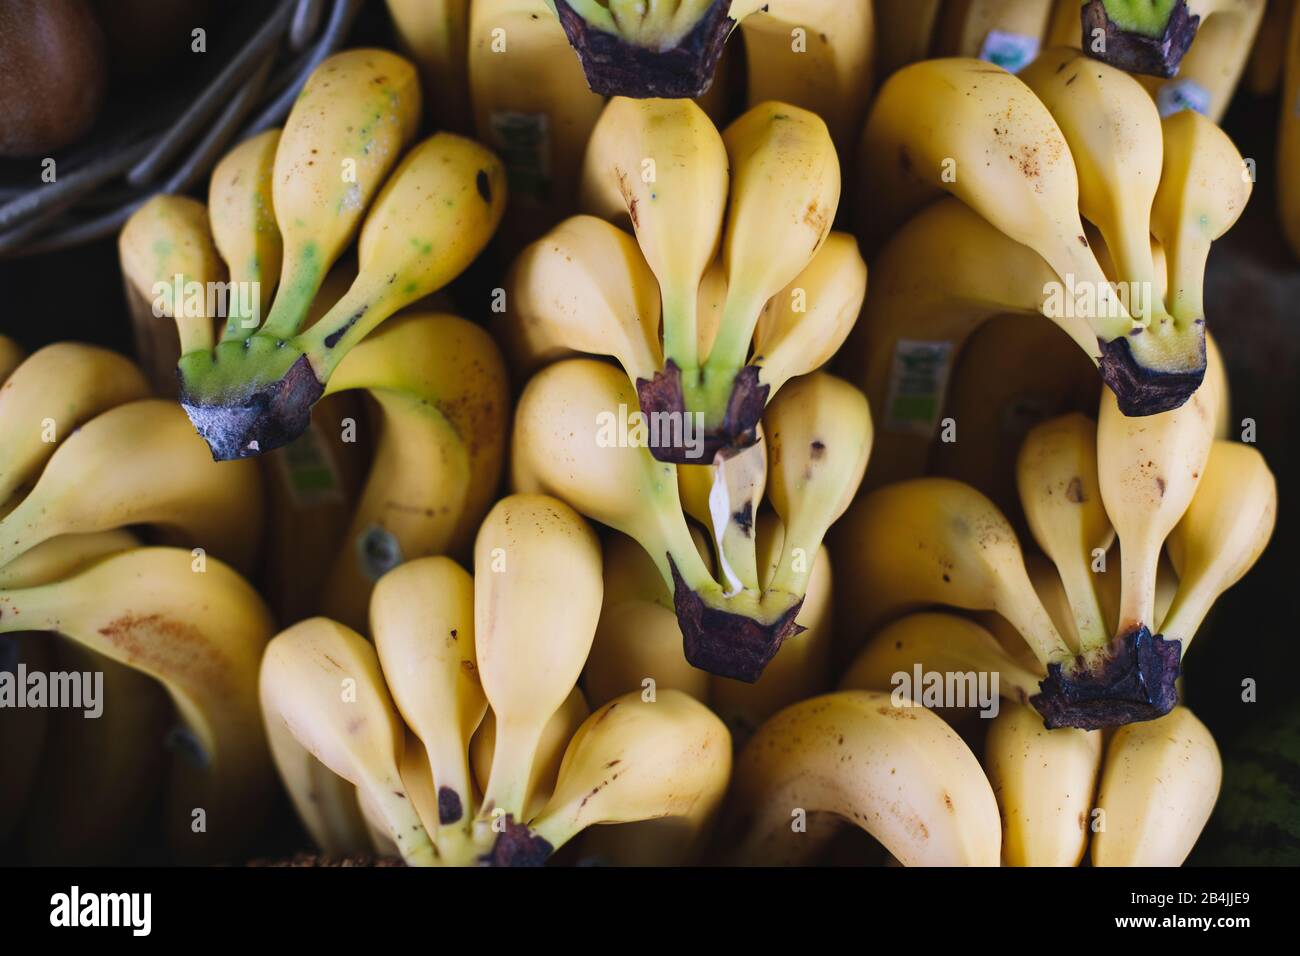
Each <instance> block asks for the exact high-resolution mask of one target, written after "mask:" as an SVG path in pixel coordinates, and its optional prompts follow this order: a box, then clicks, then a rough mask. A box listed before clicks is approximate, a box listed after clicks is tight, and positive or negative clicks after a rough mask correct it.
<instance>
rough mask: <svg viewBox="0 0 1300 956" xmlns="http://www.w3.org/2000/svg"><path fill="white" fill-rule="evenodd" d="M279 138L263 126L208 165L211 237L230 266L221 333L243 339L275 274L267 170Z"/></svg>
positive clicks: (278, 254)
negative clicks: (224, 319) (209, 175)
mask: <svg viewBox="0 0 1300 956" xmlns="http://www.w3.org/2000/svg"><path fill="white" fill-rule="evenodd" d="M279 144H280V131H279V130H278V129H269V130H267V131H266V132H264V133H259V134H258V135H256V136H253V137H251V138H249V139H246V140H244V142H242V143H240V144H239V145H238V146H236V147H235V148H234V149H232V150H231V151H230V152H228V153H226V155H225V156H224V157H223V158H222V160H221V162H219V163H217V165H216V167H215V168H214V169H213V170H212V182H211V184H210V185H209V186H208V216H209V218H210V219H211V221H212V241H213V243H214V244H215V245H216V247H217V251H218V252H220V253H221V258H222V259H224V260H225V261H226V264H227V266H229V268H230V292H229V293H228V298H227V307H226V331H225V334H224V338H226V339H240V340H242V339H246V338H248V336H250V335H252V334H253V332H255V331H256V330H257V327H258V326H259V325H261V324H262V317H263V316H264V315H266V310H267V308H268V307H269V306H270V304H271V296H272V294H273V293H274V292H275V284H276V282H277V281H278V280H279V278H280V263H281V261H282V260H283V258H284V244H283V242H281V240H280V227H279V225H278V224H277V223H276V221H275V199H274V175H273V173H274V169H275V155H276V150H277V147H278V146H279ZM209 347H210V343H209ZM193 350H194V349H193V348H184V347H183V351H184V352H192V351H193Z"/></svg>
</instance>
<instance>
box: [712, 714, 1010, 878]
mask: <svg viewBox="0 0 1300 956" xmlns="http://www.w3.org/2000/svg"><path fill="white" fill-rule="evenodd" d="M847 754H852V755H853V759H852V760H847V759H846V755H847ZM798 811H803V812H804V813H806V814H807V815H809V816H812V815H814V814H818V813H827V812H829V813H833V814H836V815H838V816H840V817H843V818H844V819H846V820H848V821H849V822H851V823H853V824H855V825H857V826H859V827H861V828H863V829H865V830H866V831H868V832H869V833H870V834H871V835H872V836H874V837H875V838H876V839H877V840H879V841H880V842H881V843H883V844H884V845H885V848H886V849H887V850H889V852H890V853H892V854H893V855H894V856H896V857H897V858H898V859H899V860H901V861H902V862H903V864H904V865H907V866H997V865H998V861H999V851H1000V843H1001V832H1002V828H1001V826H1000V824H999V821H998V808H997V803H996V801H995V800H994V796H993V791H992V789H991V788H990V787H989V784H988V781H987V779H986V778H985V776H984V773H983V771H982V770H981V769H980V767H979V763H978V761H977V760H976V759H975V756H974V754H972V753H971V752H970V750H969V749H968V748H967V746H966V745H965V744H964V743H963V742H962V740H961V738H960V737H958V736H957V734H956V733H955V732H954V731H953V730H952V729H951V728H950V727H949V726H948V725H947V724H945V723H944V722H943V720H942V719H940V718H939V717H937V716H935V715H934V714H933V713H931V712H929V711H927V710H926V709H925V708H924V707H921V706H919V705H917V704H914V703H912V702H911V701H910V700H903V701H901V702H900V703H899V704H897V705H896V704H894V703H893V702H892V701H891V699H890V695H889V694H883V693H875V692H871V691H838V692H836V693H833V694H826V695H823V696H821V697H814V698H811V699H810V700H806V701H803V702H801V703H798V704H794V705H792V706H790V707H787V708H786V709H785V710H782V711H780V712H779V713H777V714H776V715H774V716H773V717H772V718H770V719H769V720H768V721H767V722H766V723H765V724H764V725H763V726H762V727H760V728H759V730H758V733H756V734H755V735H754V736H753V737H752V738H751V739H750V741H749V743H748V744H746V745H745V747H744V748H743V749H742V750H741V752H740V754H739V756H738V757H737V758H736V769H735V775H734V780H733V782H732V789H731V795H730V798H729V802H728V804H727V807H726V809H725V810H724V815H723V817H722V820H723V821H724V823H726V824H729V826H730V829H731V831H732V832H731V833H730V834H729V836H730V840H729V841H728V842H727V844H726V845H727V846H728V847H729V850H728V856H727V858H728V860H729V861H730V862H731V863H733V864H739V865H767V866H771V865H783V864H788V863H789V862H792V858H791V856H790V854H791V853H792V852H793V851H795V850H796V847H794V846H792V845H791V844H792V843H793V841H792V840H791V839H790V838H789V836H788V835H787V834H788V832H789V830H790V828H791V826H792V820H793V816H792V815H793V814H795V813H797V812H798Z"/></svg>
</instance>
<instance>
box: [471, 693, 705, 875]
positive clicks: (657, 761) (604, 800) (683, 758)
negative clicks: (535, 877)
mask: <svg viewBox="0 0 1300 956" xmlns="http://www.w3.org/2000/svg"><path fill="white" fill-rule="evenodd" d="M730 776H731V735H730V734H729V733H728V732H727V728H726V726H725V725H724V724H723V723H722V721H720V720H719V719H718V718H717V717H716V716H714V714H713V712H712V711H710V710H709V709H708V708H707V707H705V706H704V705H703V704H701V703H699V702H698V701H696V700H695V699H693V698H691V697H689V696H687V695H686V694H683V693H681V692H680V691H675V690H665V691H663V692H662V693H660V694H659V695H658V696H657V697H656V699H655V700H654V701H653V702H647V701H645V700H643V699H642V697H641V695H640V694H639V693H636V692H634V693H631V694H625V695H624V696H622V697H617V698H615V699H614V700H612V701H610V702H609V703H607V704H605V705H604V706H602V707H599V708H597V709H596V710H595V711H594V712H592V714H591V716H590V717H588V718H587V719H586V720H585V721H583V723H582V725H581V726H580V727H579V728H578V729H577V731H576V732H575V733H574V735H573V739H572V740H570V741H569V746H568V748H567V749H566V750H565V752H564V759H563V761H562V762H561V763H560V771H559V776H558V778H557V780H556V782H555V790H554V792H552V794H551V797H550V799H549V800H548V801H547V802H546V805H545V806H544V807H543V808H542V810H541V812H540V813H539V814H538V815H537V816H536V817H534V818H533V819H532V820H531V821H529V823H528V825H527V826H526V827H525V826H522V825H514V826H509V825H508V826H507V828H506V830H505V832H503V833H501V834H500V835H498V836H497V838H496V840H495V841H494V843H493V844H492V847H491V850H490V852H489V853H488V854H486V855H485V856H484V857H483V862H485V863H488V864H489V865H493V866H538V865H540V864H541V863H543V862H544V861H545V859H546V858H547V857H549V856H550V855H551V854H552V853H553V852H554V851H555V850H558V849H559V848H560V847H562V846H564V845H565V844H566V843H568V842H569V841H570V840H572V839H573V838H574V837H575V836H576V835H577V834H579V833H581V832H582V831H583V830H585V829H587V828H588V827H591V826H595V825H599V824H612V823H635V822H639V821H643V820H654V819H660V818H665V817H690V816H692V815H693V814H695V815H704V816H708V815H711V814H712V813H713V811H714V810H715V809H716V808H717V807H718V805H719V804H721V802H722V798H723V795H724V794H725V793H726V790H727V782H728V780H729V779H730Z"/></svg>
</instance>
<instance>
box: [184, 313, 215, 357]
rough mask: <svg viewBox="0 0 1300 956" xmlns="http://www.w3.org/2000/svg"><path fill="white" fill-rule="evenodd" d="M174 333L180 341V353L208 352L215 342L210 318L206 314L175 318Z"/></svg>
mask: <svg viewBox="0 0 1300 956" xmlns="http://www.w3.org/2000/svg"><path fill="white" fill-rule="evenodd" d="M176 334H177V337H178V338H179V339H180V343H181V354H182V355H188V354H189V353H190V352H210V351H211V350H212V346H213V345H214V344H215V342H214V340H213V335H212V319H210V318H209V317H208V316H206V315H194V316H191V315H182V316H180V317H178V318H177V319H176Z"/></svg>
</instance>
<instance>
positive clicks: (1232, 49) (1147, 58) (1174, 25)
mask: <svg viewBox="0 0 1300 956" xmlns="http://www.w3.org/2000/svg"><path fill="white" fill-rule="evenodd" d="M1263 14H1264V0H1173V2H1163V3H1151V4H1139V3H1130V2H1127V0H1087V2H1085V3H1084V4H1083V24H1082V26H1083V29H1082V34H1083V36H1084V37H1085V38H1086V39H1088V40H1089V43H1088V50H1089V52H1090V53H1091V55H1092V56H1094V57H1096V58H1097V59H1099V60H1105V61H1106V62H1107V63H1109V64H1111V65H1112V66H1116V67H1118V68H1119V69H1121V70H1126V71H1128V72H1129V73H1143V74H1147V75H1150V76H1159V77H1166V78H1167V77H1171V76H1181V75H1182V74H1183V72H1184V69H1187V68H1191V67H1192V66H1193V65H1194V61H1195V60H1196V59H1197V58H1196V57H1194V56H1193V52H1192V51H1193V50H1195V49H1196V48H1197V47H1198V46H1199V47H1201V48H1202V49H1203V50H1205V51H1207V52H1206V53H1205V54H1202V55H1203V56H1205V57H1206V59H1205V60H1204V61H1202V62H1204V63H1206V64H1207V65H1212V68H1213V69H1214V70H1216V71H1219V72H1222V73H1225V74H1227V75H1229V76H1231V80H1232V82H1231V83H1230V84H1229V89H1231V87H1233V86H1236V81H1237V77H1238V76H1240V74H1241V69H1242V67H1243V66H1244V65H1245V62H1246V57H1247V55H1248V54H1249V52H1250V47H1251V44H1252V42H1253V41H1254V38H1255V30H1256V29H1257V28H1258V27H1259V21H1260V18H1261V17H1262V16H1263ZM1197 41H1201V42H1197ZM1211 49H1213V51H1214V54H1213V55H1210V54H1209V52H1208V51H1210V50H1211ZM1228 53H1231V54H1232V55H1231V56H1230V57H1229V56H1227V54H1228ZM1180 67H1181V68H1180Z"/></svg>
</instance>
